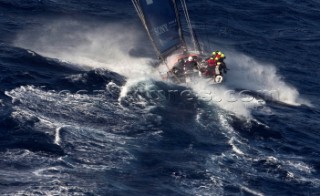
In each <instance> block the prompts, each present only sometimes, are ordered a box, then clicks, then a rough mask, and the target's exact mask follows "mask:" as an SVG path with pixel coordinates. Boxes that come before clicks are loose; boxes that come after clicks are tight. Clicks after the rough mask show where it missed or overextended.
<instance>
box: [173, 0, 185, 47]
mask: <svg viewBox="0 0 320 196" xmlns="http://www.w3.org/2000/svg"><path fill="white" fill-rule="evenodd" d="M172 1H173V5H174V10H175V12H176V17H177V22H178V26H179V36H180V39H181V42H182V47H183V48H184V49H187V44H186V41H185V39H184V35H183V33H182V27H181V20H180V15H179V10H178V7H177V3H176V0H172Z"/></svg>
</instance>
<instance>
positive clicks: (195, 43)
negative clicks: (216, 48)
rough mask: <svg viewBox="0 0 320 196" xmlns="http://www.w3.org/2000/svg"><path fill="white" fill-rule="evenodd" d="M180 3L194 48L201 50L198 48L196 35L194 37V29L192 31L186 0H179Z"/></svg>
mask: <svg viewBox="0 0 320 196" xmlns="http://www.w3.org/2000/svg"><path fill="white" fill-rule="evenodd" d="M181 4H182V7H183V11H184V14H185V18H186V21H187V24H188V27H189V31H190V34H191V37H192V41H193V45H194V49H195V50H198V51H201V48H200V45H199V41H198V39H197V37H196V35H195V33H194V31H193V28H192V24H191V21H190V17H189V13H188V7H187V4H186V1H185V0H181Z"/></svg>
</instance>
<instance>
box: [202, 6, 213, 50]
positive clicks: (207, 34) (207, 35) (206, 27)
mask: <svg viewBox="0 0 320 196" xmlns="http://www.w3.org/2000/svg"><path fill="white" fill-rule="evenodd" d="M203 2H204V1H203ZM204 3H206V5H204V6H205V7H206V9H205V13H206V14H205V15H208V5H209V2H208V0H206V2H204ZM204 29H205V33H206V37H207V43H208V44H207V45H206V48H207V50H211V43H210V39H209V33H208V22H207V20H205V22H204ZM208 45H209V46H208ZM208 47H209V48H208Z"/></svg>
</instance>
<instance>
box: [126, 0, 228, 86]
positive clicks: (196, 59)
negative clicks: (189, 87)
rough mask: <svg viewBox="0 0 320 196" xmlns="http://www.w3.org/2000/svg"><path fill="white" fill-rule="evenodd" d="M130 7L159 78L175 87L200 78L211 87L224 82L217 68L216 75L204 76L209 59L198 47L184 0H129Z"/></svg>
mask: <svg viewBox="0 0 320 196" xmlns="http://www.w3.org/2000/svg"><path fill="white" fill-rule="evenodd" d="M132 3H133V5H134V7H135V9H136V11H137V14H138V16H139V18H140V20H141V22H142V24H143V26H144V27H145V30H146V32H147V34H148V36H149V39H150V41H151V44H152V46H153V48H154V50H155V52H156V54H157V56H158V58H159V59H160V61H161V63H160V65H159V69H160V70H161V71H160V74H161V76H162V78H164V79H166V80H171V81H174V82H176V83H189V82H192V81H193V80H194V79H195V78H197V77H198V78H199V76H200V77H204V78H206V79H207V80H208V82H210V83H212V84H217V83H221V82H222V81H223V76H222V74H220V70H219V68H218V69H217V68H215V69H214V70H213V71H214V72H215V74H213V75H210V74H207V73H208V70H209V69H208V63H207V60H208V58H209V57H210V55H208V54H206V53H205V52H204V51H203V50H202V48H201V46H200V44H199V41H198V39H197V36H196V33H195V31H194V29H193V28H192V24H191V21H190V17H189V13H188V8H187V4H186V1H185V0H132ZM181 12H182V13H183V14H181ZM182 23H183V24H184V25H182ZM185 29H187V31H185ZM186 34H188V36H187V35H186ZM168 58H170V59H171V60H170V61H168ZM172 59H173V60H172ZM163 70H166V71H165V72H163ZM217 73H218V74H217Z"/></svg>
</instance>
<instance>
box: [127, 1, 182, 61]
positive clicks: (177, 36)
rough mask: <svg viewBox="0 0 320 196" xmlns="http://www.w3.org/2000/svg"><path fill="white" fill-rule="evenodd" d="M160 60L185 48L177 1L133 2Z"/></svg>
mask: <svg viewBox="0 0 320 196" xmlns="http://www.w3.org/2000/svg"><path fill="white" fill-rule="evenodd" d="M132 2H133V4H134V5H135V8H136V10H137V12H138V15H139V17H140V19H141V21H142V23H143V25H144V26H145V28H146V30H147V33H148V35H149V37H150V39H151V42H152V44H153V47H154V48H155V50H156V52H157V55H158V56H159V58H161V59H164V58H165V57H166V56H168V55H169V54H170V53H171V52H173V51H174V50H177V49H178V48H181V47H182V46H185V41H184V38H183V35H182V32H181V31H182V30H181V25H180V20H179V14H178V11H177V6H176V2H175V0H132Z"/></svg>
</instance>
